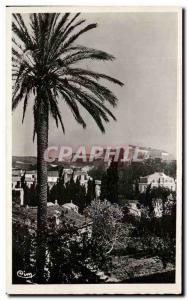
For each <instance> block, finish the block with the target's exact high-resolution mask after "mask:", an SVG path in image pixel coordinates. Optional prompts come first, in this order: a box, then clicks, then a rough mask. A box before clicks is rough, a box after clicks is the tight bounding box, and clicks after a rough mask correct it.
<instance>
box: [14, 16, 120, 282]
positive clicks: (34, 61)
mask: <svg viewBox="0 0 188 300" xmlns="http://www.w3.org/2000/svg"><path fill="white" fill-rule="evenodd" d="M85 22H86V20H84V19H81V18H80V13H77V14H75V15H72V14H70V13H65V14H59V13H39V14H35V13H34V14H30V15H29V21H28V20H27V22H26V18H23V17H22V15H20V14H13V21H12V30H13V39H12V42H13V47H12V75H13V93H12V109H13V110H14V109H15V108H16V107H17V105H18V104H19V103H20V102H21V101H23V118H22V122H23V121H24V117H25V113H26V109H27V105H28V103H29V101H32V102H33V116H34V131H33V139H34V138H35V135H36V136H37V181H38V182H37V183H38V212H37V241H38V245H37V278H38V282H44V265H45V252H46V228H47V162H46V161H45V160H44V152H45V150H46V149H47V147H48V127H49V117H50V115H51V116H52V117H53V118H54V119H55V122H56V125H57V126H58V123H60V124H61V127H62V130H63V132H65V129H64V124H63V120H62V116H61V112H60V110H59V106H58V103H59V102H60V101H64V102H65V103H66V104H67V105H68V107H69V108H70V110H71V112H72V114H73V116H74V118H75V119H76V121H77V122H78V123H79V124H80V125H82V126H83V128H85V127H86V123H85V121H84V119H83V117H82V116H81V114H80V110H79V106H82V107H84V108H85V109H86V110H87V111H88V112H89V114H90V115H91V117H92V118H93V119H94V121H95V122H96V124H97V126H98V127H99V128H100V130H101V131H102V132H105V128H104V124H103V123H104V122H109V119H110V118H112V119H113V120H116V119H115V116H114V115H113V114H112V112H111V111H110V110H109V109H108V108H107V107H106V103H109V104H110V105H111V106H113V107H114V106H116V104H117V98H116V97H115V96H114V94H113V93H112V92H111V90H110V89H108V88H107V87H105V86H104V84H101V83H99V80H107V81H109V82H112V83H114V84H117V85H120V86H122V85H123V84H122V83H121V82H120V81H119V80H117V79H115V78H112V77H110V76H107V75H105V74H99V73H96V72H93V71H90V70H86V69H83V68H81V67H79V66H78V64H77V63H79V62H81V61H83V60H85V59H86V60H99V61H100V60H102V61H109V60H110V61H112V60H114V57H113V56H112V55H110V54H108V53H106V52H104V51H100V50H96V49H92V48H88V47H83V46H80V45H75V41H76V40H77V39H78V38H79V37H80V36H81V35H82V34H84V33H85V32H88V31H90V30H92V29H94V28H96V27H97V24H96V23H95V24H89V25H85V24H84V23H85Z"/></svg>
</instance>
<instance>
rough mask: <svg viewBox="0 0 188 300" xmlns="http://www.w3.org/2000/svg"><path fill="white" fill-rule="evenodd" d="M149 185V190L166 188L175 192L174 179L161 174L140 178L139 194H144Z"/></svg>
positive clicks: (156, 173)
mask: <svg viewBox="0 0 188 300" xmlns="http://www.w3.org/2000/svg"><path fill="white" fill-rule="evenodd" d="M149 185H150V186H151V188H155V187H156V188H157V187H164V188H168V189H169V190H171V191H175V190H176V182H175V180H174V178H172V177H170V176H167V175H165V174H164V173H162V172H155V173H153V174H151V175H148V176H144V177H140V182H139V191H140V193H143V192H145V191H146V189H147V187H148V186H149Z"/></svg>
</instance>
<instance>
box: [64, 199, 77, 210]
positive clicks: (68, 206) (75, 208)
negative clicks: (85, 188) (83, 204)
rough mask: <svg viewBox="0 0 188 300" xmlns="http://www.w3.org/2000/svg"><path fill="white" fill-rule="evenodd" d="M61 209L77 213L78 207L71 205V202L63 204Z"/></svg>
mask: <svg viewBox="0 0 188 300" xmlns="http://www.w3.org/2000/svg"><path fill="white" fill-rule="evenodd" d="M62 207H63V208H65V209H66V210H73V211H74V212H76V213H78V206H77V205H75V204H74V203H72V201H71V202H70V203H65V204H63V205H62Z"/></svg>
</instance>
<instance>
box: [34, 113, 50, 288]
mask: <svg viewBox="0 0 188 300" xmlns="http://www.w3.org/2000/svg"><path fill="white" fill-rule="evenodd" d="M39 120H40V124H38V128H37V186H38V188H37V194H38V210H37V257H36V260H37V261H36V267H37V275H36V279H37V283H44V282H45V276H44V267H45V261H46V238H47V236H46V235H47V185H48V183H47V179H48V177H47V176H48V175H47V162H46V161H45V159H44V152H45V150H46V149H47V147H48V113H45V112H43V113H41V114H40V119H39Z"/></svg>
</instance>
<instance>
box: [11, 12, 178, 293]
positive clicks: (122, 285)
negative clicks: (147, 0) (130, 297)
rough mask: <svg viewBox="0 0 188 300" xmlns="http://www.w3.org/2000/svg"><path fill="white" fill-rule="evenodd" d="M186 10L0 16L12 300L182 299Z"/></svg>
mask: <svg viewBox="0 0 188 300" xmlns="http://www.w3.org/2000/svg"><path fill="white" fill-rule="evenodd" d="M181 45H182V9H181V8H177V7H170V6H169V7H160V6H158V7H157V6H156V7H155V6H153V7H142V8H141V7H113V8H112V7H111V8H110V7H109V8H108V7H103V8H97V7H93V8H91V7H90V8H89V7H63V6H62V7H37V6H35V7H34V6H33V7H32V6H31V7H8V8H7V57H8V60H7V68H8V73H7V96H8V99H7V102H8V105H7V115H8V125H7V129H8V150H7V158H8V166H9V171H8V173H7V176H8V178H7V197H8V199H7V214H8V220H7V223H8V226H7V261H8V262H7V293H8V294H46V295H47V294H59V295H61V294H67V295H72V294H82V295H87V294H88V295H89V294H92V295H95V294H99V295H104V294H117V295H118V294H120V295H126V294H181V292H182V288H181V287H182V278H181V274H182V265H181V264H182V92H181V91H182V49H181Z"/></svg>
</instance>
